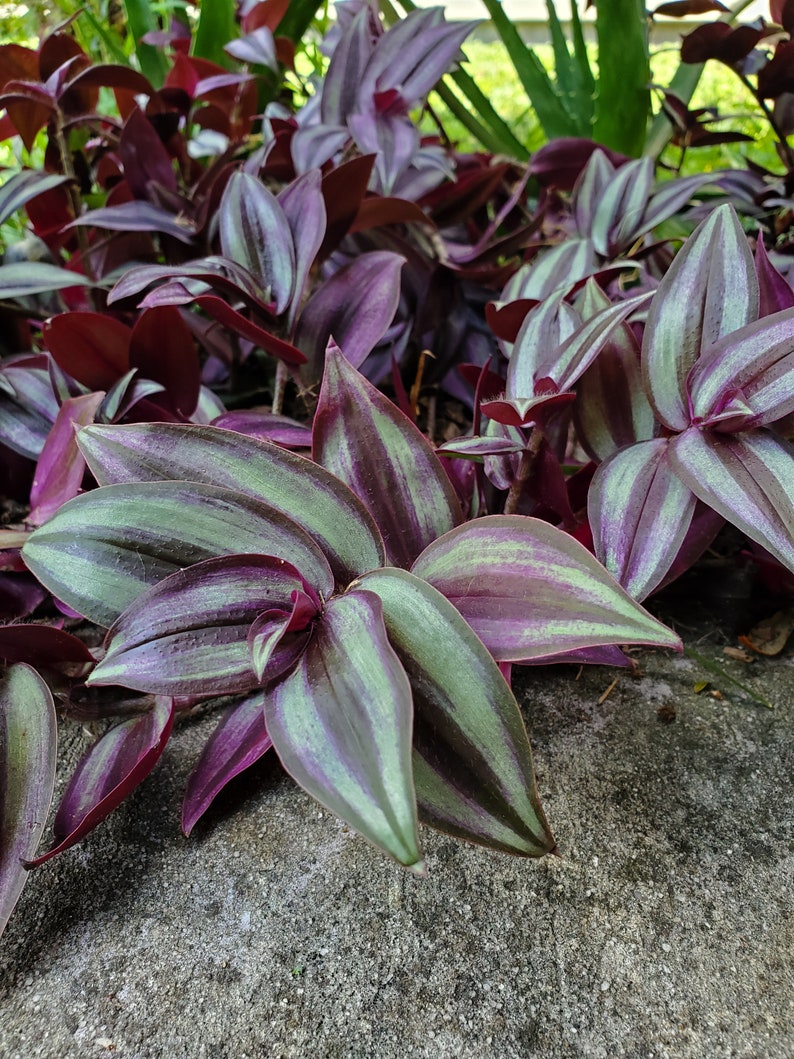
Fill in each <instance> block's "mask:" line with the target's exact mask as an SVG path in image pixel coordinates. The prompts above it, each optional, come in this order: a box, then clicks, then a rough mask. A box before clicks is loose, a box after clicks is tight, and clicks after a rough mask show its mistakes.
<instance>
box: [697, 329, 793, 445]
mask: <svg viewBox="0 0 794 1059" xmlns="http://www.w3.org/2000/svg"><path fill="white" fill-rule="evenodd" d="M688 385H689V391H690V394H691V401H692V413H693V416H694V417H695V418H696V420H698V421H701V422H704V423H706V424H708V425H713V426H714V428H715V429H717V430H720V431H725V430H729V431H734V430H745V429H747V428H749V427H757V426H765V425H766V424H768V423H774V422H775V421H776V420H778V419H782V418H783V417H784V416H786V415H788V414H789V413H790V412H794V308H792V309H784V310H783V311H782V312H778V313H773V314H772V315H770V316H763V317H762V318H761V319H760V320H756V321H755V323H751V324H748V325H747V326H746V327H742V328H740V329H739V330H738V331H733V332H732V333H731V334H729V335H726V336H725V338H722V339H720V341H719V342H716V343H715V344H714V345H713V346H711V347H710V348H709V350H708V355H707V356H705V357H701V358H700V359H699V360H698V361H697V363H696V364H695V366H694V368H693V369H692V372H691V374H690V377H689V383H688ZM737 391H738V393H737ZM737 398H738V401H739V403H740V404H741V405H744V406H746V408H747V409H749V412H750V415H749V416H747V415H746V414H744V415H743V414H741V412H740V413H739V415H737V416H736V417H733V416H732V412H731V409H732V407H733V403H734V401H735V400H736V399H737Z"/></svg>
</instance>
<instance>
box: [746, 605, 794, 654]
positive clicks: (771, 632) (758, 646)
mask: <svg viewBox="0 0 794 1059" xmlns="http://www.w3.org/2000/svg"><path fill="white" fill-rule="evenodd" d="M792 632H794V607H788V608H787V609H786V610H779V611H778V612H777V613H776V614H773V615H772V617H771V618H764V620H763V621H760V622H759V623H758V624H757V625H756V626H754V628H752V629H751V630H750V631H749V632H748V633H747V635H746V636H740V637H739V642H740V643H743V644H744V646H745V647H749V648H750V650H751V651H755V652H756V653H757V654H759V655H766V656H767V657H768V658H771V657H772V656H773V655H779V654H780V652H781V651H782V650H783V648H784V647H785V646H786V644H787V642H788V639H789V637H790V636H791V634H792Z"/></svg>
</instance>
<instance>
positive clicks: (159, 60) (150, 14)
mask: <svg viewBox="0 0 794 1059" xmlns="http://www.w3.org/2000/svg"><path fill="white" fill-rule="evenodd" d="M124 10H125V11H126V12H127V23H128V26H129V30H130V33H131V34H132V39H133V41H134V43H135V56H136V58H137V60H138V63H139V64H140V67H141V72H142V73H143V74H144V76H145V77H146V78H148V80H149V81H151V83H152V85H153V86H154V87H155V88H161V87H162V84H163V81H165V77H166V74H167V73H168V68H169V67H168V59H167V57H166V55H165V52H164V51H163V50H162V49H161V48H155V47H154V46H153V45H151V44H142V43H141V38H142V37H145V36H146V34H147V33H149V32H154V31H156V30H158V29H159V28H160V26H159V23H158V21H157V15H156V13H155V9H154V8H153V7H152V5H151V4H150V3H149V0H124Z"/></svg>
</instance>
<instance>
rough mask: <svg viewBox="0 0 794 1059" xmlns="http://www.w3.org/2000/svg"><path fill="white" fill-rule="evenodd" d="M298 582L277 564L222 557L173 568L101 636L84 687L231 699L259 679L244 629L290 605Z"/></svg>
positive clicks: (259, 558) (285, 565)
mask: <svg viewBox="0 0 794 1059" xmlns="http://www.w3.org/2000/svg"><path fill="white" fill-rule="evenodd" d="M304 587H305V586H304V581H303V578H302V577H301V575H300V574H299V573H298V571H297V570H296V569H295V567H294V566H292V565H291V564H290V563H288V562H285V560H283V559H276V558H274V557H272V556H269V555H226V556H221V557H220V558H218V559H207V560H206V561H204V562H201V563H196V564H194V565H193V566H189V567H187V569H185V570H178V571H177V572H176V573H174V574H171V575H170V576H169V577H166V578H164V579H163V580H162V581H158V583H157V584H156V585H153V586H152V587H151V588H150V589H148V590H147V591H145V592H143V593H141V595H139V596H138V598H137V599H136V600H135V602H134V603H133V604H132V605H131V606H130V607H128V608H127V609H126V610H125V611H124V613H123V614H122V615H121V616H120V617H119V619H118V620H117V621H116V622H115V623H114V624H113V625H112V626H111V628H110V629H109V630H108V634H107V638H106V641H105V642H106V647H107V650H106V653H105V657H104V658H103V659H102V661H101V662H100V663H99V665H98V666H97V667H96V668H95V669H94V671H93V673H92V674H91V676H90V677H89V678H88V680H87V681H86V683H88V684H120V685H122V686H123V687H127V688H133V689H135V690H136V691H148V692H152V693H154V694H157V695H180V696H181V695H202V696H207V697H208V696H210V695H230V694H236V693H238V692H244V691H249V690H250V689H251V688H253V687H255V686H256V685H257V684H258V683H259V680H258V679H257V676H256V674H255V673H254V669H253V665H252V663H251V654H250V652H249V650H248V631H249V629H250V628H251V625H252V624H253V622H254V621H255V620H256V618H257V615H259V614H261V613H262V611H265V610H268V609H270V608H272V607H274V606H281V607H287V608H289V606H290V597H291V595H292V593H293V592H296V591H302V590H303V588H304Z"/></svg>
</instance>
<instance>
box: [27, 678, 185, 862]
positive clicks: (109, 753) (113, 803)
mask: <svg viewBox="0 0 794 1059" xmlns="http://www.w3.org/2000/svg"><path fill="white" fill-rule="evenodd" d="M173 723H174V709H173V704H172V701H171V699H167V698H157V699H155V703H154V707H153V709H151V710H150V711H149V712H148V713H145V714H143V716H141V717H134V718H132V719H130V720H129V721H124V722H123V723H122V724H119V725H116V726H115V727H114V728H111V729H110V731H109V732H107V733H106V734H105V735H103V736H102V737H101V738H100V739H99V740H97V742H96V743H94V745H93V746H92V747H91V748H90V749H89V750H88V751H87V753H86V754H85V755H84V757H83V758H82V759H81V761H80V763H79V765H78V766H77V769H76V770H75V773H74V775H73V776H72V778H71V779H70V780H69V783H68V785H67V787H66V790H65V791H64V795H63V798H62V799H61V804H60V805H59V806H58V812H57V813H56V815H55V823H54V824H53V834H54V838H55V845H54V846H53V848H52V849H50V850H49V851H48V852H47V853H44V854H43V855H42V856H40V857H36V858H35V859H34V860H30V861H27V862H26V867H29V868H37V867H38V866H39V865H40V864H43V863H44V862H45V861H47V860H49V859H50V858H51V857H54V856H55V855H56V854H58V853H62V852H63V851H64V850H66V849H69V847H70V846H74V845H75V844H76V843H77V842H79V841H80V839H82V838H84V837H85V836H86V835H87V834H88V833H89V831H93V829H94V828H95V827H96V826H97V824H99V823H101V822H102V821H103V820H104V819H105V817H106V816H109V815H110V813H112V812H113V810H114V809H116V808H118V806H119V805H120V804H121V803H122V802H123V801H124V799H125V798H126V797H127V795H129V794H131V793H132V792H133V791H134V790H135V788H136V787H137V786H138V785H139V784H140V783H142V782H143V780H145V779H146V777H147V776H148V775H149V773H150V772H151V771H152V769H153V768H154V766H155V765H156V764H157V762H158V760H159V758H160V755H161V754H162V752H163V750H164V749H165V744H166V743H167V742H168V737H169V736H170V734H171V728H172V726H173Z"/></svg>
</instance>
